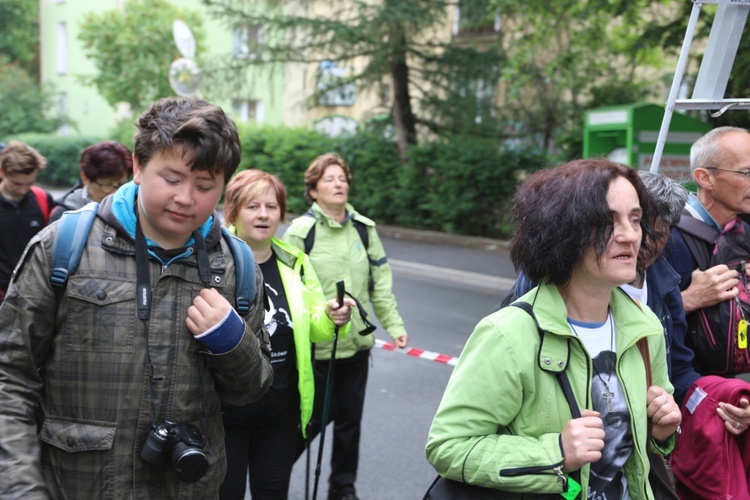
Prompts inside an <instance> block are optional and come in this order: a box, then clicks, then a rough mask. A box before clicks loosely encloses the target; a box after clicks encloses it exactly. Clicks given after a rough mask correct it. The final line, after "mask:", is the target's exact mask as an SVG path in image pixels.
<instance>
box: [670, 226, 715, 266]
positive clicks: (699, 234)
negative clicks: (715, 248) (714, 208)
mask: <svg viewBox="0 0 750 500" xmlns="http://www.w3.org/2000/svg"><path fill="white" fill-rule="evenodd" d="M677 228H678V229H679V230H680V233H681V234H682V237H683V239H684V240H685V244H687V246H688V249H689V250H690V253H691V254H692V255H693V258H694V259H695V261H696V262H697V263H698V267H699V268H700V269H701V270H706V269H708V268H709V267H710V263H711V254H710V251H709V247H708V245H713V244H714V243H715V242H716V239H717V238H718V237H719V234H720V233H719V231H717V230H716V229H715V228H713V227H711V226H710V225H709V224H706V223H705V222H703V221H701V220H698V219H696V218H695V217H693V216H692V215H690V214H689V213H688V212H682V216H681V217H680V222H679V223H678V224H677Z"/></svg>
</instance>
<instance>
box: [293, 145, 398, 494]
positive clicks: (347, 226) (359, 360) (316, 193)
mask: <svg viewBox="0 0 750 500" xmlns="http://www.w3.org/2000/svg"><path fill="white" fill-rule="evenodd" d="M351 180H352V173H351V171H350V170H349V166H348V165H347V163H346V162H345V161H344V160H343V159H342V158H341V157H339V156H338V155H336V154H332V153H328V154H324V155H322V156H319V157H318V158H316V159H315V160H313V162H312V164H311V165H310V166H309V167H308V169H307V171H306V172H305V197H306V198H307V199H308V201H310V202H311V203H312V207H311V208H310V210H309V211H308V212H307V213H306V214H305V215H302V216H300V217H297V218H296V219H295V220H294V221H292V224H291V226H290V227H289V229H287V231H286V232H285V233H284V241H286V242H288V243H291V244H292V245H294V246H295V247H297V248H300V249H303V250H305V252H306V253H307V254H308V255H309V256H310V260H311V261H312V263H313V266H315V271H316V272H317V273H318V276H319V277H320V281H321V283H322V285H323V291H324V293H325V295H326V297H328V298H333V297H335V294H336V282H338V281H344V282H345V283H346V290H347V292H349V293H351V295H352V296H353V297H355V298H356V299H357V300H358V301H359V303H360V304H361V307H358V309H359V310H358V314H354V315H352V331H351V333H350V334H349V335H348V336H346V337H344V338H341V339H339V341H338V348H337V351H336V355H335V357H332V347H333V346H332V343H330V342H328V343H320V344H317V345H316V346H315V353H314V354H315V383H316V386H315V388H316V391H315V396H316V401H315V411H314V413H313V419H312V420H311V423H310V429H309V430H308V440H311V439H312V438H313V437H314V436H315V435H317V434H318V432H320V428H321V425H322V423H321V415H322V408H323V403H324V401H323V397H324V395H325V386H326V379H327V374H328V367H329V365H330V364H331V362H333V364H334V365H335V367H334V368H335V369H334V370H333V375H332V378H333V380H332V387H331V389H332V392H331V399H330V415H331V420H332V421H333V422H334V427H333V447H332V453H331V475H330V477H329V480H328V482H329V490H328V498H329V500H356V499H357V494H356V489H355V482H356V478H357V467H358V463H359V440H360V434H361V420H362V413H363V408H364V400H365V387H366V385H367V371H368V362H369V359H368V358H369V356H370V350H371V349H372V347H373V345H374V344H375V337H374V335H373V334H372V331H373V330H374V327H372V325H369V324H368V322H367V319H366V316H365V315H366V314H367V311H370V310H371V309H372V310H374V311H375V315H376V316H377V318H378V320H379V321H380V324H381V325H383V328H385V330H386V331H387V332H388V334H389V335H390V336H391V338H392V339H393V342H394V344H396V345H397V346H398V347H401V348H403V347H406V345H407V344H408V341H409V336H408V335H407V333H406V328H405V327H404V322H403V320H402V319H401V316H400V315H399V313H398V308H397V305H396V299H395V297H394V296H393V290H392V288H393V276H392V273H391V269H390V266H389V265H388V261H387V259H386V255H385V250H384V249H383V245H382V243H381V242H380V238H379V237H378V234H377V231H376V230H375V223H374V222H373V221H372V220H370V219H368V218H367V217H364V216H363V215H361V214H360V213H359V212H357V211H356V210H355V209H354V207H353V206H352V205H351V204H349V203H348V198H349V184H350V183H351ZM332 358H333V359H332ZM327 423H328V422H325V424H327ZM304 444H305V443H304V442H302V446H298V452H299V453H301V452H302V450H303V449H304Z"/></svg>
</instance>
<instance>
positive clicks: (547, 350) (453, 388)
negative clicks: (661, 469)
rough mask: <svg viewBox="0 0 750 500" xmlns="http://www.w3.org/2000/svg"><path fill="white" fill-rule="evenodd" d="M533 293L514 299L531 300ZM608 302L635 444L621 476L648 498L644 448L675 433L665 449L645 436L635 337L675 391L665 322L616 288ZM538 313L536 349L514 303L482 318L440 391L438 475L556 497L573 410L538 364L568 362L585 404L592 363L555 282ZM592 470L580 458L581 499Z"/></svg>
mask: <svg viewBox="0 0 750 500" xmlns="http://www.w3.org/2000/svg"><path fill="white" fill-rule="evenodd" d="M536 291H537V288H534V289H533V290H531V291H530V292H529V293H527V294H526V295H524V296H523V297H521V298H520V299H519V300H521V301H524V302H528V303H531V302H533V301H534V296H535V295H536ZM610 307H611V310H612V314H613V317H614V321H615V327H616V329H617V330H616V332H617V349H616V350H617V364H616V373H617V377H618V378H619V381H620V384H621V385H622V388H623V391H624V393H625V396H626V399H627V402H628V407H629V409H630V415H631V419H630V427H631V431H632V434H633V445H634V448H633V452H632V454H631V455H630V458H629V459H628V461H627V462H626V463H625V467H624V471H625V476H626V478H627V481H628V487H629V490H630V495H631V497H632V498H633V499H636V500H638V499H653V498H654V497H653V493H652V491H651V487H650V486H649V484H648V480H647V478H648V470H649V460H648V456H647V455H646V449H647V446H650V447H651V449H653V450H656V451H660V452H662V453H667V452H669V451H671V449H672V447H673V446H674V436H672V437H670V438H669V440H667V442H666V443H662V444H661V446H660V445H658V444H657V443H656V441H655V440H653V439H652V440H651V442H650V443H646V432H647V416H646V406H647V405H646V400H647V386H646V371H645V367H644V364H643V358H642V356H641V353H640V351H639V350H638V347H637V346H636V342H637V341H638V339H640V338H642V337H647V338H648V344H649V350H650V355H651V364H652V371H653V383H654V385H658V386H660V387H663V388H664V389H666V390H667V391H668V392H670V393H672V392H673V387H672V385H671V384H670V382H669V380H668V378H667V360H666V347H665V344H664V335H663V327H662V325H661V323H660V322H659V319H658V318H657V317H656V316H655V315H654V314H653V312H651V310H650V309H649V308H648V307H646V306H643V307H641V306H639V305H638V304H637V303H635V302H633V301H632V300H631V299H630V298H629V297H628V296H627V295H626V294H625V293H624V292H623V291H622V290H620V289H619V288H616V289H615V290H613V292H612V298H611V300H610ZM534 313H535V315H536V317H537V320H538V321H539V324H540V326H541V328H542V329H543V330H546V331H547V332H548V333H547V334H545V337H544V345H543V346H542V348H541V349H540V337H539V334H538V332H537V328H536V325H535V324H534V321H533V319H532V318H531V316H529V315H528V314H527V313H526V312H525V311H523V310H521V309H519V308H517V307H505V308H503V309H501V310H499V311H497V312H495V313H493V314H491V315H489V316H487V317H486V318H484V319H483V320H482V321H480V322H479V324H478V325H477V327H476V328H475V330H474V333H472V335H471V337H470V338H469V340H468V342H467V343H466V346H465V347H464V349H463V351H462V352H461V357H460V359H459V362H458V364H457V366H456V368H455V369H454V371H453V373H452V375H451V378H450V381H449V382H448V386H447V387H446V389H445V393H444V394H443V399H442V401H441V403H440V407H439V408H438V411H437V414H436V415H435V418H434V420H433V422H432V426H431V428H430V433H429V437H428V440H427V447H426V453H427V460H428V461H429V462H430V463H431V464H432V465H433V467H435V470H436V471H437V472H438V474H440V475H441V476H444V477H447V478H449V479H454V480H459V481H465V482H467V483H470V484H476V485H479V486H484V487H490V488H495V489H498V490H501V491H504V492H506V495H505V496H504V497H503V498H509V499H516V498H534V499H536V498H538V497H537V495H539V494H556V498H560V496H559V493H560V492H562V491H563V486H562V485H561V484H560V482H558V478H559V476H558V475H557V474H556V473H555V472H554V471H553V469H554V468H555V467H558V466H561V465H562V463H563V450H562V442H561V438H560V435H561V431H562V429H563V427H564V426H565V424H566V423H567V421H568V420H570V419H571V418H572V417H571V413H570V407H569V406H568V403H567V401H566V400H565V397H564V395H563V393H562V390H561V389H560V386H559V383H558V381H557V378H556V377H555V376H554V375H552V374H550V373H547V372H546V371H542V369H541V366H544V367H545V369H546V370H554V371H557V370H563V369H566V371H567V375H568V378H569V379H570V383H571V386H572V388H573V392H574V394H575V398H576V401H577V403H578V407H579V408H591V376H592V374H593V373H594V370H593V363H592V360H591V358H590V357H589V355H588V354H587V352H586V350H585V348H584V347H583V345H582V343H581V342H580V340H579V339H578V337H576V336H575V335H573V334H572V333H571V332H570V327H569V326H568V323H567V312H566V309H565V304H564V303H563V300H562V297H561V296H560V294H559V292H558V291H557V287H556V286H554V285H550V284H545V285H541V286H540V287H539V294H538V296H537V297H536V302H535V303H534ZM588 475H589V466H588V465H586V466H584V467H583V468H582V469H581V484H582V486H583V492H584V493H583V497H584V498H585V494H586V491H587V489H588ZM525 494H528V496H524V495H525ZM550 498H554V497H550Z"/></svg>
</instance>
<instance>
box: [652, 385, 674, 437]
mask: <svg viewBox="0 0 750 500" xmlns="http://www.w3.org/2000/svg"><path fill="white" fill-rule="evenodd" d="M646 404H647V405H648V406H647V408H646V414H647V415H648V418H650V419H651V422H652V423H653V427H652V428H651V436H653V438H654V439H656V440H657V441H666V440H667V439H668V438H669V436H671V435H672V434H674V433H675V431H676V430H677V427H679V426H680V422H682V413H680V407H679V406H677V403H675V401H674V398H673V397H672V395H671V394H669V393H668V392H667V391H666V390H665V389H663V388H661V387H659V386H658V385H652V386H651V387H649V388H648V394H647V395H646Z"/></svg>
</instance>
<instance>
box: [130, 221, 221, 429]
mask: <svg viewBox="0 0 750 500" xmlns="http://www.w3.org/2000/svg"><path fill="white" fill-rule="evenodd" d="M193 239H194V240H195V253H196V260H197V262H198V275H199V277H200V280H201V282H202V283H203V286H205V287H206V288H209V286H210V285H211V266H210V264H209V260H208V250H206V242H205V240H204V239H203V235H202V234H200V232H199V231H197V230H196V231H193ZM135 270H136V307H137V310H138V319H140V320H141V321H143V327H144V333H145V336H146V360H147V362H148V397H149V401H150V404H149V413H150V417H151V423H152V424H156V409H155V408H154V404H155V403H154V388H153V382H154V380H155V377H154V365H153V364H152V362H151V353H150V351H149V349H148V323H147V322H148V320H149V318H150V316H151V298H152V289H151V273H150V272H149V263H148V244H147V243H146V236H145V235H144V234H143V229H142V228H141V223H140V218H139V217H138V210H137V209H136V210H135ZM205 372H206V365H205V361H204V363H201V423H202V424H203V426H204V427H205V418H206V373H205Z"/></svg>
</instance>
